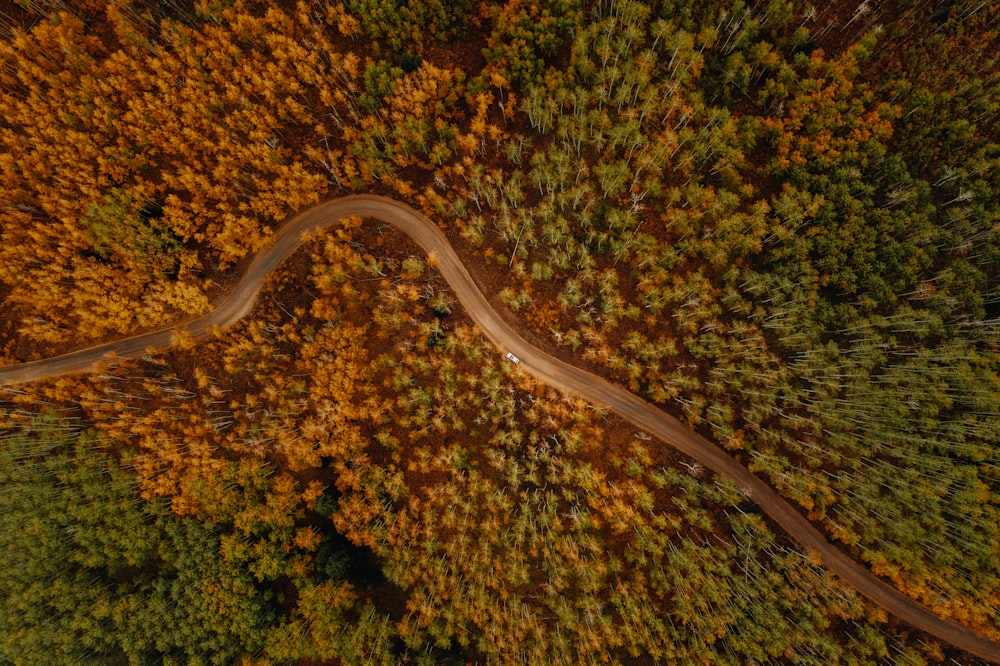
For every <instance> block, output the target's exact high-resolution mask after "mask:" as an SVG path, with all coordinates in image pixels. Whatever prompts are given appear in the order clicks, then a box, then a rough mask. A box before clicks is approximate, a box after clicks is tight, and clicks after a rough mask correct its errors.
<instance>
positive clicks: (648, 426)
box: [0, 195, 1000, 664]
mask: <svg viewBox="0 0 1000 666" xmlns="http://www.w3.org/2000/svg"><path fill="white" fill-rule="evenodd" d="M350 216H361V217H370V218H377V219H379V220H383V221H385V222H387V223H389V224H392V225H393V226H395V227H396V228H398V229H399V230H400V231H402V232H403V233H405V234H406V235H408V236H409V237H410V238H412V239H413V240H414V241H416V243H417V244H418V245H420V246H421V247H422V248H423V249H424V251H426V252H427V253H428V255H433V256H434V257H435V258H436V260H437V266H438V269H439V270H440V271H441V273H442V275H443V276H444V277H445V279H446V280H447V281H448V283H449V284H450V285H451V288H452V290H453V291H454V292H455V294H456V296H457V297H458V300H459V302H460V303H461V304H462V307H463V308H465V310H466V312H468V314H469V316H470V317H471V318H472V319H473V321H475V323H476V324H477V325H478V326H479V328H480V329H481V330H482V332H483V333H484V334H485V335H486V337H488V338H489V339H490V340H491V341H492V342H493V343H494V344H495V345H496V346H497V347H499V348H500V350H502V351H509V352H511V353H513V354H515V355H516V356H518V357H520V359H521V366H520V367H521V368H523V369H524V370H525V371H526V372H528V373H530V374H532V375H534V376H535V377H537V378H538V379H540V380H541V381H543V382H545V383H546V384H548V385H550V386H552V387H555V388H557V389H560V390H562V391H565V392H567V393H570V394H573V395H576V396H578V397H580V398H583V399H585V400H587V401H589V402H592V403H596V404H600V405H605V406H607V407H608V408H610V409H611V410H612V411H614V412H615V413H617V414H618V415H620V416H621V417H623V418H624V419H626V420H627V421H629V422H631V423H632V424H634V425H635V426H636V427H638V428H641V429H642V430H644V431H646V432H648V433H649V434H651V435H654V436H655V437H657V438H659V439H660V440H662V441H663V442H665V443H666V444H669V445H670V446H673V447H675V448H676V449H678V450H679V451H682V452H683V453H685V454H686V455H688V456H690V457H691V458H693V459H695V460H697V461H698V462H700V463H701V464H703V465H704V466H705V467H708V468H709V469H711V470H713V471H714V472H716V473H718V474H722V475H725V476H727V477H729V478H730V479H732V480H733V481H735V482H736V483H737V485H739V486H741V487H743V488H745V489H747V490H749V493H750V495H749V496H750V498H751V499H752V500H753V501H754V502H755V503H756V504H757V505H758V506H759V507H760V508H761V509H762V510H763V511H764V512H765V513H766V514H767V515H768V516H770V517H771V518H772V519H773V520H774V522H776V523H778V524H779V525H780V526H781V527H782V528H783V529H784V530H785V531H786V532H788V534H789V535H790V536H791V537H792V538H793V539H795V540H796V541H798V542H799V543H800V544H801V545H802V546H803V547H805V548H806V549H808V550H811V551H813V552H814V553H815V554H816V555H817V556H818V557H819V559H820V560H822V562H823V563H824V564H825V565H826V566H827V567H828V568H829V569H830V570H832V571H833V572H835V573H836V574H837V575H838V576H840V577H841V578H842V579H843V580H844V581H845V582H846V583H847V584H849V585H850V586H851V587H853V588H854V589H856V590H857V591H858V592H860V593H861V594H862V595H864V596H865V597H867V598H868V599H870V600H871V601H873V602H874V603H876V604H877V605H879V606H881V607H882V608H883V609H885V610H886V611H888V612H889V613H891V614H893V615H895V616H896V617H897V618H899V619H900V620H902V621H904V622H906V623H907V624H909V625H911V626H913V627H915V628H917V629H920V630H921V631H924V632H926V633H928V634H930V635H932V636H935V637H937V638H938V639H940V640H942V641H945V642H946V643H949V644H951V645H954V646H955V647H958V648H961V649H962V650H965V651H967V652H969V653H971V654H974V655H976V656H978V657H980V658H982V659H986V660H989V661H992V662H995V663H998V664H1000V643H997V642H994V641H991V640H988V639H986V638H983V637H980V636H978V635H976V634H975V633H973V632H972V631H970V630H969V629H966V628H965V627H963V626H960V625H958V624H956V623H954V622H950V621H947V620H943V619H941V618H940V617H938V616H937V615H935V614H934V613H932V612H931V611H930V610H928V609H927V608H925V607H923V606H921V605H920V604H918V603H916V602H914V601H913V600H911V599H909V598H908V597H906V596H904V595H903V594H902V593H900V592H898V591H897V590H896V589H894V588H892V587H890V586H889V585H886V584H885V583H883V582H882V581H881V580H879V579H878V578H876V577H875V576H874V575H872V574H871V573H870V572H869V571H868V570H867V569H866V568H865V567H863V566H861V565H860V564H858V563H857V562H855V561H854V560H852V559H851V558H850V557H848V556H847V555H846V554H844V553H843V552H841V551H840V550H839V549H838V548H837V547H835V546H834V545H832V544H831V543H830V542H829V541H827V539H826V537H824V536H823V534H822V533H821V532H820V531H819V530H818V529H816V527H814V526H813V525H812V524H811V523H810V522H809V521H808V520H806V519H805V518H804V517H803V516H802V515H801V514H800V513H799V512H798V511H797V510H796V509H795V508H793V507H792V505H791V504H789V502H788V501H786V500H785V499H783V498H782V497H781V496H779V495H778V494H777V493H776V492H775V491H774V490H772V489H771V488H770V486H768V485H767V484H766V483H764V482H763V481H762V480H760V479H759V478H757V477H756V476H754V475H753V474H751V473H750V472H749V471H748V470H747V469H746V468H745V467H743V466H742V465H740V464H739V463H738V462H736V460H734V459H733V458H731V457H730V456H729V455H728V454H726V453H725V452H724V451H723V450H722V449H721V448H719V447H718V446H716V445H715V444H713V443H712V442H710V441H708V440H707V439H705V438H704V437H702V436H700V435H698V434H697V433H694V432H692V431H691V430H689V429H687V428H686V427H685V426H684V425H683V424H681V423H680V422H679V421H677V420H676V419H674V418H673V417H671V416H669V415H667V414H665V413H664V412H662V411H661V410H660V409H658V408H657V407H655V406H653V405H652V404H650V403H648V402H646V401H644V400H642V399H640V398H638V397H636V396H635V395H633V394H632V393H629V392H628V391H626V390H625V389H623V388H621V387H619V386H617V385H614V384H612V383H610V382H608V381H606V380H604V379H602V378H600V377H598V376H596V375H593V374H591V373H589V372H586V371H584V370H581V369H579V368H576V367H574V366H571V365H569V364H567V363H564V362H562V361H560V360H559V359H556V358H554V357H552V356H550V355H548V354H546V353H545V352H543V351H541V350H539V349H537V348H535V347H533V346H532V345H530V344H528V343H527V342H526V341H525V340H524V339H523V338H522V337H521V336H520V335H518V334H517V333H516V332H515V331H514V330H513V329H512V328H510V326H508V325H507V324H506V323H505V322H504V321H503V320H502V319H501V318H500V316H499V315H498V314H497V313H496V312H495V311H494V310H493V308H492V307H491V306H490V304H489V302H488V301H487V300H486V298H485V297H484V296H483V294H482V292H481V291H480V290H479V288H478V287H477V286H476V283H475V281H473V279H472V276H471V275H469V272H468V270H467V269H466V268H465V265H464V264H463V263H462V261H461V260H460V259H459V257H458V255H457V254H456V253H455V250H454V249H453V248H452V246H451V244H450V243H449V242H448V240H447V239H446V238H445V236H444V234H443V233H441V231H440V230H439V229H438V227H437V225H435V224H434V223H433V222H432V221H431V220H430V219H428V218H427V217H425V216H424V215H422V214H420V213H419V212H417V211H415V210H413V209H412V208H410V207H409V206H407V205H405V204H402V203H399V202H397V201H394V200H392V199H389V198H386V197H380V196H375V195H355V196H348V197H343V198H340V199H335V200H333V201H330V202H327V203H324V204H321V205H318V206H316V207H314V208H311V209H309V210H307V211H305V212H303V213H301V214H300V215H298V216H297V217H295V218H294V219H292V220H291V221H290V222H289V223H288V224H287V225H285V226H284V227H282V229H281V230H280V231H279V232H278V234H276V236H275V243H274V245H273V246H272V247H270V248H269V249H268V250H266V251H265V252H263V253H262V254H260V255H258V256H257V257H256V258H255V259H254V260H253V262H252V263H251V264H250V267H249V268H248V269H247V272H246V274H245V275H244V276H243V278H242V279H241V280H240V281H239V283H238V284H237V285H236V287H235V288H234V289H233V290H232V292H231V293H230V295H229V296H228V297H226V298H225V300H223V301H222V302H221V303H220V304H219V305H218V306H217V307H216V309H215V310H213V311H212V312H211V313H210V314H208V315H205V316H203V317H201V318H198V319H194V320H191V321H188V322H184V323H182V324H180V325H179V326H178V327H177V328H181V329H186V330H187V331H188V332H190V334H191V335H193V336H195V337H198V336H201V335H204V334H205V333H206V332H207V331H208V329H210V328H212V327H214V326H220V327H224V326H228V325H230V324H232V323H234V322H236V321H238V320H239V319H241V318H242V317H244V316H246V315H247V314H248V313H249V312H250V310H251V308H252V307H253V305H254V303H255V301H256V299H257V296H258V294H259V292H260V290H261V288H262V285H263V283H264V279H265V278H266V277H267V275H268V274H269V273H270V272H271V271H272V270H274V268H276V267H277V266H278V264H280V263H281V261H282V260H283V259H285V258H286V257H287V256H288V255H290V254H291V253H292V252H293V251H294V250H295V249H296V248H297V247H298V246H299V244H300V242H301V239H302V234H303V232H306V231H312V230H316V229H321V228H325V227H328V226H330V225H332V224H334V223H336V222H337V221H338V220H340V219H342V218H345V217H350ZM174 330H175V329H174V328H171V329H164V330H160V331H154V332H152V333H147V334H144V335H139V336H136V337H133V338H128V339H125V340H120V341H117V342H111V343H108V344H104V345H100V346H98V347H92V348H89V349H84V350H81V351H77V352H73V353H70V354H66V355H64V356H59V357H55V358H51V359H45V360H41V361H34V362H31V363H24V364H20V365H14V366H7V367H0V386H2V385H8V384H17V383H22V382H30V381H35V380H39V379H45V378H48V377H53V376H57V375H62V374H66V373H72V372H82V371H86V370H88V369H90V368H92V367H93V366H94V365H95V364H96V363H98V362H99V361H101V360H103V359H105V357H107V356H108V355H114V356H118V357H123V358H130V357H135V356H139V355H142V354H144V353H146V350H147V349H149V348H163V347H168V346H170V345H171V344H173V339H174Z"/></svg>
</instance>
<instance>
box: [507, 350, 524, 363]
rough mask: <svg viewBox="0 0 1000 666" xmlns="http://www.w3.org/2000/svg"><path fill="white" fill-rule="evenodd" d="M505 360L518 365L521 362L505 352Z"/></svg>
mask: <svg viewBox="0 0 1000 666" xmlns="http://www.w3.org/2000/svg"><path fill="white" fill-rule="evenodd" d="M507 360H508V361H510V362H511V363H520V362H521V359H519V358H518V357H516V356H514V355H513V354H511V353H510V352H507Z"/></svg>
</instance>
